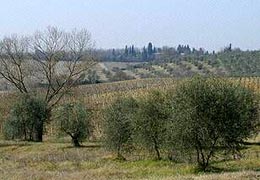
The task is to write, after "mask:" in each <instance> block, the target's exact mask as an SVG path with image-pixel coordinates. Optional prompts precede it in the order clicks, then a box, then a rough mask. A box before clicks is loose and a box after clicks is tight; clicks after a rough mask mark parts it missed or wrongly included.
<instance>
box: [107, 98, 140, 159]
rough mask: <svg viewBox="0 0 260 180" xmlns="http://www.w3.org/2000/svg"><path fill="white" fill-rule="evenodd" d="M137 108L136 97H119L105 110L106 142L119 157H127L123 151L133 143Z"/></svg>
mask: <svg viewBox="0 0 260 180" xmlns="http://www.w3.org/2000/svg"><path fill="white" fill-rule="evenodd" d="M137 108H138V105H137V102H136V100H135V99H133V98H119V99H117V100H116V101H115V102H114V103H113V104H111V105H110V106H109V107H107V108H106V109H105V110H104V113H103V119H104V121H103V129H104V143H105V146H106V147H107V148H108V149H109V150H112V151H115V152H116V153H117V157H118V158H119V159H125V158H124V157H123V156H122V151H124V150H129V148H130V146H131V145H132V142H133V141H132V140H133V139H132V136H133V130H134V126H133V118H134V113H135V111H136V109H137Z"/></svg>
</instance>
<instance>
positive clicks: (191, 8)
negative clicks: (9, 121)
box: [0, 0, 260, 50]
mask: <svg viewBox="0 0 260 180" xmlns="http://www.w3.org/2000/svg"><path fill="white" fill-rule="evenodd" d="M47 26H57V27H59V28H61V29H64V30H71V29H74V28H77V29H81V28H86V29H88V31H89V32H90V33H91V34H92V39H93V40H94V41H95V42H96V48H106V49H107V48H123V47H124V46H125V45H126V44H128V45H131V44H134V45H135V46H137V47H143V46H144V45H147V44H148V42H152V43H153V44H154V45H155V46H157V47H161V46H165V45H167V46H173V47H176V46H177V45H178V44H189V45H190V46H191V47H196V48H199V47H204V48H205V49H207V50H220V49H221V48H223V47H224V46H227V45H228V44H229V43H232V45H233V47H240V48H241V49H244V50H247V49H260V0H0V37H1V38H2V37H4V36H9V35H11V34H14V33H17V34H21V35H30V34H32V33H34V32H35V31H36V30H43V29H45V28H46V27H47Z"/></svg>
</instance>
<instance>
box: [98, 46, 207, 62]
mask: <svg viewBox="0 0 260 180" xmlns="http://www.w3.org/2000/svg"><path fill="white" fill-rule="evenodd" d="M96 53H97V54H98V55H99V57H100V59H101V61H119V62H144V61H147V62H149V61H154V60H160V61H161V60H163V57H164V55H165V54H169V55H174V56H176V57H177V56H180V55H189V54H197V55H203V54H208V52H207V51H205V50H204V49H203V48H199V49H195V48H190V46H189V45H178V47H177V49H176V48H173V47H167V46H165V47H155V46H154V45H153V44H152V43H151V42H149V43H148V45H147V46H144V47H143V48H137V47H135V46H134V45H130V46H129V45H126V46H125V48H122V49H109V50H97V51H96Z"/></svg>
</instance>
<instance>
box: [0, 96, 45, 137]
mask: <svg viewBox="0 0 260 180" xmlns="http://www.w3.org/2000/svg"><path fill="white" fill-rule="evenodd" d="M46 108H47V105H46V103H45V102H44V100H42V99H39V98H35V97H33V96H32V95H29V94H26V95H23V96H21V97H20V99H19V100H18V101H17V103H16V104H14V106H13V108H12V109H11V113H10V116H9V118H8V119H7V120H6V121H5V124H4V134H5V137H6V138H7V139H14V138H17V139H24V140H30V141H32V140H35V139H38V140H39V141H42V139H41V137H42V135H43V129H44V123H45V119H46V116H47V112H46Z"/></svg>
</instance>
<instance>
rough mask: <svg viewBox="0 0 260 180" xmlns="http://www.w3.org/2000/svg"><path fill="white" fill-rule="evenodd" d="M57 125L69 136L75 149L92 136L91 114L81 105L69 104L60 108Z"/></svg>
mask: <svg viewBox="0 0 260 180" xmlns="http://www.w3.org/2000/svg"><path fill="white" fill-rule="evenodd" d="M56 120H57V125H58V128H59V130H60V131H61V132H62V133H65V134H67V135H69V136H70V137H71V139H72V143H73V145H74V146H75V147H80V146H81V145H80V142H82V141H83V140H84V139H86V138H87V137H89V136H90V132H91V126H90V114H89V113H87V111H86V109H85V107H84V106H83V105H82V104H80V103H69V104H64V105H62V106H60V107H59V109H58V112H57V117H56Z"/></svg>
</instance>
